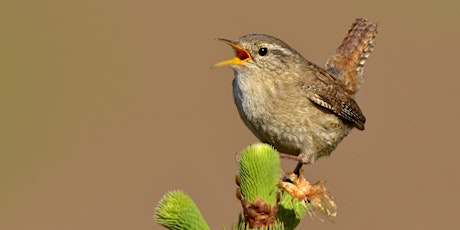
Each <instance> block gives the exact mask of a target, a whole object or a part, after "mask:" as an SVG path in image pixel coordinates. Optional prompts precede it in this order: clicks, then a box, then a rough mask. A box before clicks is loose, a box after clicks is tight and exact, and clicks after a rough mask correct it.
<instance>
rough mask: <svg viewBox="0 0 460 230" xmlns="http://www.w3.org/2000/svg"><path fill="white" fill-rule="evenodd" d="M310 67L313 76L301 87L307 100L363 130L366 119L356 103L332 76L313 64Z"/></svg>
mask: <svg viewBox="0 0 460 230" xmlns="http://www.w3.org/2000/svg"><path fill="white" fill-rule="evenodd" d="M310 67H311V68H312V71H310V73H309V74H311V75H313V76H312V78H311V81H310V82H309V84H305V85H303V87H304V88H305V90H306V92H307V97H308V99H310V100H311V101H312V102H314V103H315V104H317V105H319V106H321V107H324V108H326V109H329V110H331V111H332V112H334V113H335V114H336V115H338V116H339V117H341V118H343V119H345V120H347V121H349V122H351V123H352V124H353V125H354V126H355V127H356V128H358V129H360V130H364V123H365V122H366V118H365V117H364V115H363V113H362V112H361V109H360V108H359V106H358V104H357V103H356V101H355V100H354V99H353V98H351V97H350V96H349V95H348V94H347V93H346V92H345V91H344V90H343V89H342V87H341V85H340V84H339V83H338V80H337V79H336V78H335V77H334V76H333V75H331V74H330V73H328V72H326V71H325V70H324V69H322V68H321V67H319V66H316V65H314V64H312V65H311V66H310Z"/></svg>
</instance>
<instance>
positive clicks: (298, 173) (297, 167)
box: [293, 162, 304, 177]
mask: <svg viewBox="0 0 460 230" xmlns="http://www.w3.org/2000/svg"><path fill="white" fill-rule="evenodd" d="M303 164H304V163H302V162H299V163H297V165H296V166H295V169H294V172H293V173H294V174H295V175H297V177H300V171H301V170H302V165H303Z"/></svg>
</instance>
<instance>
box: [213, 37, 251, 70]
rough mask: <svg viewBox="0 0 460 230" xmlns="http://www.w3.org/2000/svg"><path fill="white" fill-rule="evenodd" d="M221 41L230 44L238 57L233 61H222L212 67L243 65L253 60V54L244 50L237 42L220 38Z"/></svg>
mask: <svg viewBox="0 0 460 230" xmlns="http://www.w3.org/2000/svg"><path fill="white" fill-rule="evenodd" d="M217 40H219V41H224V42H225V43H227V44H229V45H230V46H231V47H233V49H234V50H235V52H236V56H235V57H234V58H233V59H230V60H226V61H221V62H219V63H217V64H215V65H213V66H212V67H220V66H226V65H242V64H243V63H244V62H247V61H249V60H251V59H252V57H251V54H249V52H248V51H247V50H245V49H243V48H241V47H240V46H239V45H238V44H237V43H236V42H234V41H232V40H228V39H224V38H218V39H217Z"/></svg>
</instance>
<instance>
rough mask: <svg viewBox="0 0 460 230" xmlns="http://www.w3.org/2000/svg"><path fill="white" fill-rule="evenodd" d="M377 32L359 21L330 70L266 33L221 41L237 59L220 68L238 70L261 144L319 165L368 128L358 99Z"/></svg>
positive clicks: (244, 106)
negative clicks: (350, 136) (350, 135)
mask: <svg viewBox="0 0 460 230" xmlns="http://www.w3.org/2000/svg"><path fill="white" fill-rule="evenodd" d="M376 32H377V31H376V24H374V23H370V22H368V21H367V20H365V19H356V21H355V23H354V24H353V25H352V28H351V29H350V30H349V31H348V35H347V36H346V37H345V39H344V40H343V42H342V45H341V46H340V47H339V48H338V50H337V52H336V54H334V55H333V56H332V57H331V58H330V59H329V60H328V62H327V63H326V68H325V69H324V68H321V67H320V66H318V65H315V64H313V63H311V62H310V61H308V60H306V59H305V58H304V57H303V56H302V55H300V54H299V53H298V52H297V51H296V50H294V49H293V48H291V47H290V46H289V45H288V44H286V43H285V42H283V41H281V40H280V39H277V38H275V37H272V36H269V35H263V34H250V35H246V36H243V37H241V38H239V39H238V40H237V41H231V40H228V39H219V40H222V41H224V42H226V43H227V44H229V45H230V46H232V47H233V49H234V50H235V52H236V56H235V57H234V58H233V59H231V60H227V61H222V62H219V63H217V64H216V65H214V66H216V67H217V66H225V65H230V67H231V68H232V69H233V72H234V75H235V78H234V80H233V96H234V100H235V104H236V106H237V108H238V112H239V114H240V117H241V119H242V120H243V122H244V123H245V124H246V126H247V127H248V128H249V129H250V130H251V131H252V132H253V133H254V135H255V136H256V137H257V138H258V139H259V140H260V141H262V142H265V143H268V144H271V145H273V146H274V147H275V148H276V149H277V150H278V151H279V152H281V153H284V156H288V157H289V158H294V159H296V160H298V161H299V162H301V163H303V164H308V163H313V162H314V161H315V160H317V159H318V158H320V157H322V156H328V155H330V154H331V152H332V151H333V150H334V149H335V148H336V146H337V145H338V144H339V143H340V141H341V140H342V139H343V138H344V137H345V136H347V135H348V133H349V132H350V130H351V129H352V128H353V127H356V128H358V129H359V130H363V129H364V123H365V121H366V119H365V117H364V115H363V113H362V112H361V110H360V108H359V106H358V104H357V103H356V102H355V100H354V98H355V96H356V93H357V92H358V91H359V89H360V87H361V84H362V71H363V66H364V62H365V60H366V59H367V57H368V56H369V54H370V52H371V51H372V48H373V41H374V38H375V34H376ZM300 166H301V164H299V166H298V168H297V169H296V171H297V172H298V170H299V169H300Z"/></svg>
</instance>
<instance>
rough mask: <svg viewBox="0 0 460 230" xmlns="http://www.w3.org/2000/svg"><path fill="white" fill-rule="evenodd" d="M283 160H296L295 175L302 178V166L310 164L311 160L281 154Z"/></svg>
mask: <svg viewBox="0 0 460 230" xmlns="http://www.w3.org/2000/svg"><path fill="white" fill-rule="evenodd" d="M279 155H280V157H281V158H284V159H289V160H295V161H297V162H298V163H297V166H296V167H295V169H294V174H295V175H297V176H300V170H301V168H302V165H304V164H310V162H311V161H310V160H307V161H305V157H300V156H294V155H290V154H286V153H279Z"/></svg>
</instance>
